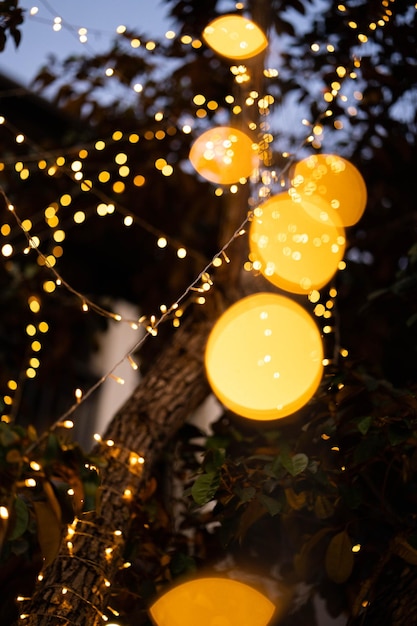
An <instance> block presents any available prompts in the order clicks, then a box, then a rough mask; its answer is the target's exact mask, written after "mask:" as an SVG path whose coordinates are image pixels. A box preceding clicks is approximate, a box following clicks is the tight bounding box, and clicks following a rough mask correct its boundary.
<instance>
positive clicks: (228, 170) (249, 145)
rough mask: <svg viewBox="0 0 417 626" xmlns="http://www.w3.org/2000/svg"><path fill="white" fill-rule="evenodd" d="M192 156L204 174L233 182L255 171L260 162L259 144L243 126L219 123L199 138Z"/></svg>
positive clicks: (219, 181) (225, 182)
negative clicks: (236, 126) (237, 126)
mask: <svg viewBox="0 0 417 626" xmlns="http://www.w3.org/2000/svg"><path fill="white" fill-rule="evenodd" d="M189 158H190V162H191V164H192V166H193V167H194V169H195V170H196V171H197V172H198V173H199V174H200V176H202V177H203V178H206V179H207V180H209V181H211V182H212V183H216V184H218V185H231V184H233V183H237V182H238V181H239V180H241V179H246V178H248V177H249V176H250V175H251V174H252V172H253V170H254V169H255V168H256V166H257V164H258V146H257V144H256V143H254V142H253V141H252V139H251V138H250V137H249V136H248V135H247V134H246V133H244V132H243V131H241V130H238V129H236V128H232V127H230V126H216V127H215V128H211V129H209V130H207V131H206V132H205V133H203V134H202V135H200V137H198V138H197V139H196V140H195V142H194V143H193V145H192V146H191V150H190V155H189Z"/></svg>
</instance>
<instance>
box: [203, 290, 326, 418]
mask: <svg viewBox="0 0 417 626" xmlns="http://www.w3.org/2000/svg"><path fill="white" fill-rule="evenodd" d="M322 359H323V346H322V340H321V336H320V332H319V330H318V328H317V326H316V324H315V322H314V320H313V318H312V317H311V316H310V315H309V314H308V313H307V312H306V311H305V310H304V309H303V308H302V307H301V306H300V305H299V304H297V303H295V302H294V301H293V300H291V299H290V298H287V297H285V296H281V295H277V294H268V293H258V294H255V295H253V296H248V297H247V298H243V299H242V300H239V301H238V302H236V303H235V304H233V305H232V306H231V307H229V308H228V309H227V310H226V311H225V312H224V313H223V315H222V316H221V317H220V318H219V319H218V321H217V322H216V324H215V325H214V327H213V329H212V332H211V333H210V336H209V339H208V342H207V346H206V351H205V366H206V373H207V378H208V381H209V383H210V386H211V388H212V390H213V392H214V394H215V395H216V396H217V397H218V399H219V400H220V401H221V402H222V403H223V404H224V405H225V406H226V407H227V408H229V409H230V410H231V411H233V412H235V413H236V414H238V415H241V416H243V417H246V418H249V419H255V420H273V419H279V418H282V417H286V416H287V415H290V414H292V413H294V412H295V411H297V410H298V409H300V408H301V407H302V406H304V404H306V402H308V400H310V398H311V397H312V395H313V394H314V392H315V391H316V389H317V387H318V385H319V383H320V380H321V377H322V372H323V364H322Z"/></svg>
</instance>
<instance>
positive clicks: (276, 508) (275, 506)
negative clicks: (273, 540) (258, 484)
mask: <svg viewBox="0 0 417 626" xmlns="http://www.w3.org/2000/svg"><path fill="white" fill-rule="evenodd" d="M258 500H259V502H260V503H261V504H263V506H264V507H265V508H266V510H267V511H268V513H269V514H270V515H272V517H273V516H274V515H277V513H281V511H282V504H281V502H280V501H279V500H275V498H271V496H267V495H266V494H265V493H260V494H259V495H258Z"/></svg>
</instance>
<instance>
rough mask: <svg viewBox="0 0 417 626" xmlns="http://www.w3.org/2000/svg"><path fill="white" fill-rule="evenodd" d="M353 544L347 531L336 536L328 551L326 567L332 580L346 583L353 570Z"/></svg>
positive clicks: (331, 541)
mask: <svg viewBox="0 0 417 626" xmlns="http://www.w3.org/2000/svg"><path fill="white" fill-rule="evenodd" d="M353 561H354V557H353V553H352V543H351V541H350V537H349V535H348V534H347V532H346V531H342V532H340V533H337V535H334V537H332V539H331V540H330V543H329V545H328V546H327V550H326V559H325V566H326V572H327V575H328V577H329V578H330V580H332V581H333V582H335V583H344V582H346V580H347V579H348V578H349V576H350V575H351V573H352V569H353Z"/></svg>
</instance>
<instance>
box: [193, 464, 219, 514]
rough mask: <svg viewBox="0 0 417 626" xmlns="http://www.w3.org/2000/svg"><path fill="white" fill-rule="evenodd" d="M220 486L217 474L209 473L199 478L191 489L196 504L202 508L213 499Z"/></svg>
mask: <svg viewBox="0 0 417 626" xmlns="http://www.w3.org/2000/svg"><path fill="white" fill-rule="evenodd" d="M219 484H220V478H219V475H218V473H217V472H207V473H206V474H201V475H200V476H198V477H197V479H196V481H195V482H194V484H193V486H192V487H191V495H192V497H193V500H194V502H195V503H196V504H198V505H200V506H202V505H203V504H206V503H207V502H210V500H211V499H212V498H213V496H214V494H215V493H216V491H217V488H218V486H219Z"/></svg>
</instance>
